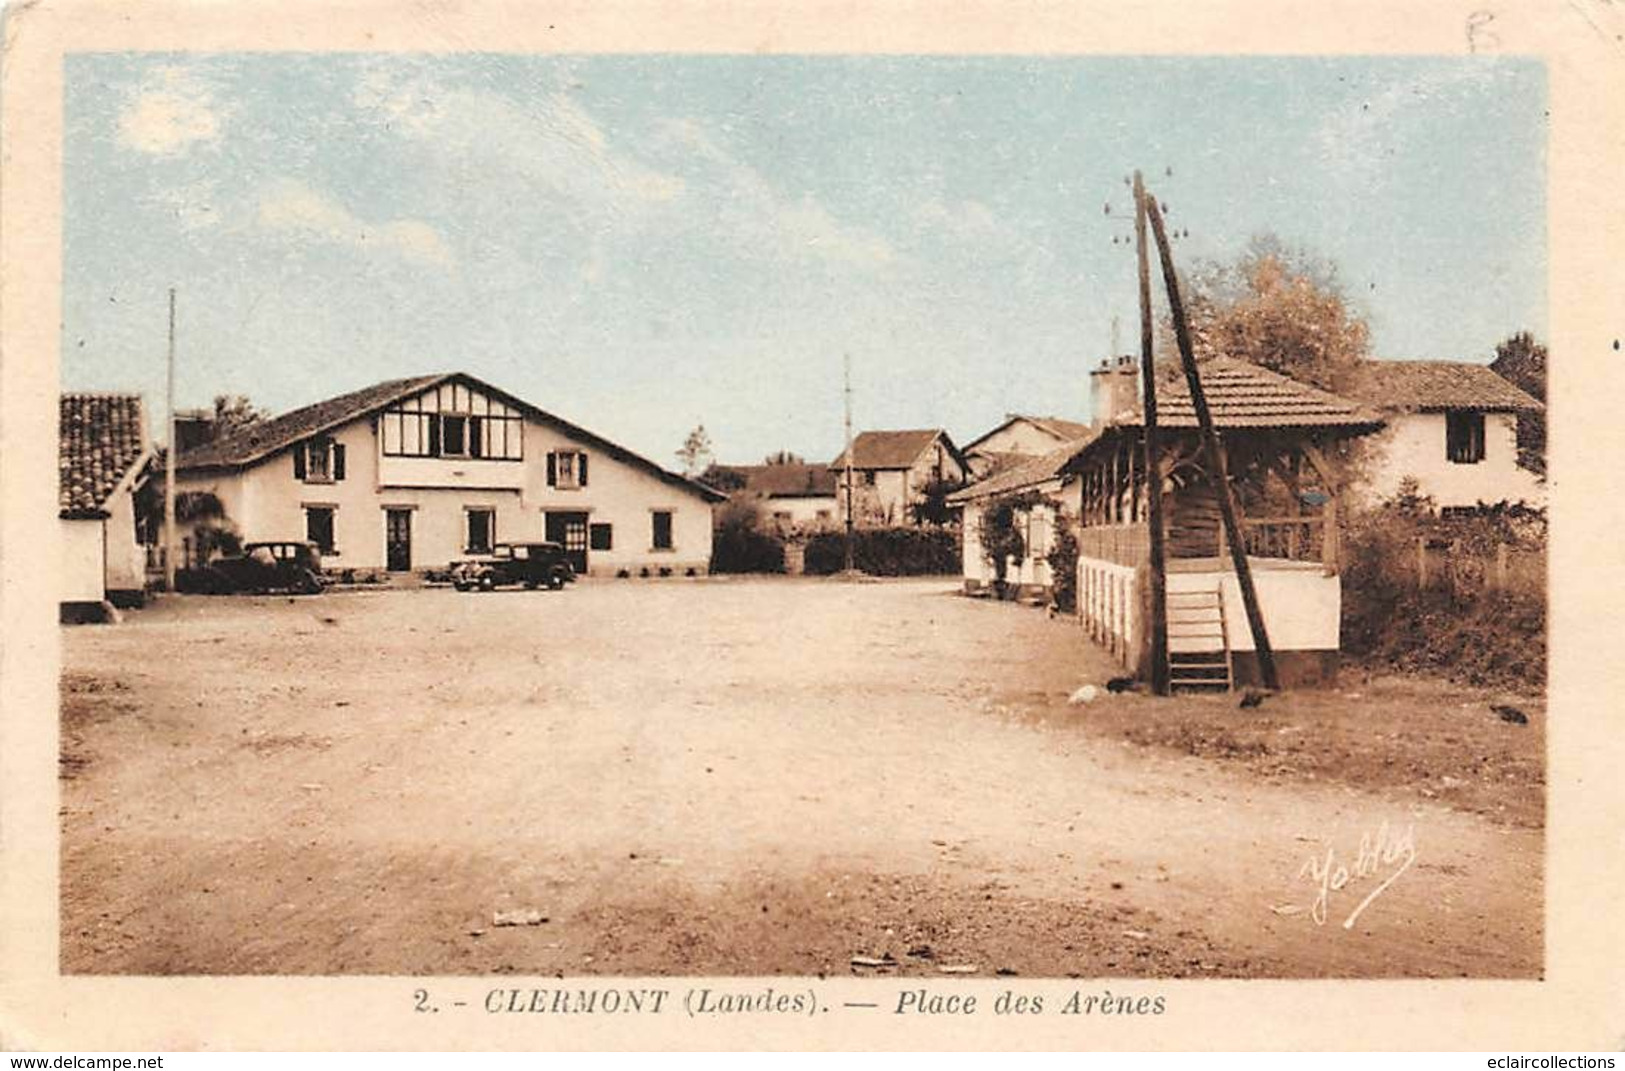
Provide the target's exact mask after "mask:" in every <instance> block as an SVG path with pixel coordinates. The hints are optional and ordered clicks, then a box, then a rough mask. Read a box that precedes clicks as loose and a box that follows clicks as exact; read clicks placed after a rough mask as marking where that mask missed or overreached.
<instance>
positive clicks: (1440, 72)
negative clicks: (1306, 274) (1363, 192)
mask: <svg viewBox="0 0 1625 1071" xmlns="http://www.w3.org/2000/svg"><path fill="white" fill-rule="evenodd" d="M1499 76H1500V71H1499V69H1498V67H1497V65H1496V64H1495V63H1494V62H1492V61H1489V60H1485V59H1471V60H1468V59H1463V60H1461V61H1460V62H1456V63H1450V64H1447V65H1444V66H1440V67H1438V68H1433V69H1429V70H1427V71H1423V72H1422V73H1420V74H1417V75H1416V76H1415V77H1413V78H1408V79H1403V80H1400V81H1395V82H1391V83H1388V84H1386V85H1384V86H1383V87H1382V89H1381V90H1380V91H1379V92H1376V93H1373V94H1372V95H1371V96H1370V97H1369V98H1365V99H1362V100H1359V101H1358V104H1357V106H1356V102H1355V101H1353V100H1351V101H1350V102H1349V105H1348V107H1347V109H1346V110H1343V111H1339V112H1335V113H1333V114H1332V115H1331V116H1329V117H1328V118H1327V119H1326V120H1325V121H1324V122H1322V123H1321V124H1320V127H1319V129H1317V130H1316V131H1315V133H1314V135H1313V137H1314V141H1315V144H1316V145H1317V146H1318V147H1319V149H1320V153H1321V155H1322V157H1323V158H1324V159H1325V160H1326V161H1327V163H1328V164H1330V165H1332V167H1331V169H1332V171H1333V173H1334V174H1337V175H1340V176H1341V177H1342V178H1343V179H1344V180H1345V181H1346V182H1349V183H1352V184H1356V185H1365V184H1368V183H1371V182H1374V181H1378V180H1380V179H1381V178H1382V176H1383V175H1384V174H1385V173H1386V172H1387V170H1388V161H1389V159H1390V158H1392V157H1393V156H1394V154H1395V153H1396V152H1397V151H1398V150H1399V149H1400V148H1401V147H1403V146H1404V145H1406V144H1407V143H1408V142H1409V141H1410V140H1411V139H1412V138H1413V137H1414V132H1413V129H1412V126H1411V125H1410V124H1409V122H1408V121H1409V120H1410V119H1411V117H1412V116H1421V117H1429V118H1431V117H1436V116H1437V115H1438V114H1440V113H1439V110H1438V102H1439V100H1440V98H1448V97H1458V98H1459V97H1461V96H1464V95H1466V94H1471V93H1474V92H1483V91H1486V90H1493V88H1494V84H1495V81H1496V80H1497V78H1498V77H1499ZM1425 105H1431V107H1424V106H1425Z"/></svg>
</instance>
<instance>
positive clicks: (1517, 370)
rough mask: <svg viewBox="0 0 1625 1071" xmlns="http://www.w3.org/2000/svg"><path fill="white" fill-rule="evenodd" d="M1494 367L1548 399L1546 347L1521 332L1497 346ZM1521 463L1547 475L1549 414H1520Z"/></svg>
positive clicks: (1504, 376) (1532, 336)
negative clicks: (1547, 415) (1547, 418)
mask: <svg viewBox="0 0 1625 1071" xmlns="http://www.w3.org/2000/svg"><path fill="white" fill-rule="evenodd" d="M1490 368H1491V369H1493V370H1494V371H1495V373H1496V374H1497V375H1499V376H1500V377H1501V378H1502V379H1504V380H1506V381H1507V382H1508V383H1511V384H1512V385H1513V386H1515V387H1518V388H1519V389H1521V390H1523V391H1525V392H1527V393H1529V394H1531V395H1533V396H1534V397H1535V399H1536V400H1537V401H1540V402H1542V403H1544V402H1545V401H1546V347H1545V346H1544V345H1542V344H1541V343H1539V342H1536V341H1535V336H1534V335H1532V334H1530V333H1529V332H1528V331H1520V332H1518V333H1517V334H1515V335H1513V336H1512V337H1511V338H1508V339H1506V340H1505V341H1503V342H1501V343H1500V344H1499V345H1497V346H1496V347H1495V360H1493V361H1491V362H1490ZM1518 464H1520V465H1522V466H1523V467H1524V468H1526V469H1528V470H1529V471H1530V472H1533V473H1535V474H1537V475H1539V476H1545V475H1546V414H1545V413H1519V414H1518Z"/></svg>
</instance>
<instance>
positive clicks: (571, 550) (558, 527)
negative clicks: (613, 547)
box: [546, 510, 587, 576]
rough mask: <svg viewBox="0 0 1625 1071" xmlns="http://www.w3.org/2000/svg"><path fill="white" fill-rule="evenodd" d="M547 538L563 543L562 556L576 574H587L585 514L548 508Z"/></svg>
mask: <svg viewBox="0 0 1625 1071" xmlns="http://www.w3.org/2000/svg"><path fill="white" fill-rule="evenodd" d="M546 524H547V540H548V542H550V543H562V544H564V557H565V559H566V560H567V561H569V563H570V568H572V569H574V570H575V571H576V575H577V576H586V575H587V515H586V514H585V513H578V512H564V511H556V510H549V511H548V513H547V520H546Z"/></svg>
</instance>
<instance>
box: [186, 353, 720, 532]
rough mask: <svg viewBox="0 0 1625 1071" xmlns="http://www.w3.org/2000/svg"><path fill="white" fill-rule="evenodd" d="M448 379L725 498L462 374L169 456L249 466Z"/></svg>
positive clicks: (393, 385)
mask: <svg viewBox="0 0 1625 1071" xmlns="http://www.w3.org/2000/svg"><path fill="white" fill-rule="evenodd" d="M448 380H457V381H458V382H461V383H465V384H468V385H471V386H473V387H475V388H477V389H479V390H482V391H485V392H487V393H490V394H493V395H496V396H497V397H500V398H501V399H502V400H503V401H505V402H506V403H508V404H509V405H512V406H513V407H515V408H516V409H519V410H521V411H522V412H525V413H528V414H530V415H531V416H532V417H534V418H536V419H537V420H540V421H542V422H544V423H547V424H551V425H552V426H554V427H556V428H558V429H559V430H561V431H563V432H564V433H565V434H567V435H569V436H570V437H572V438H574V439H577V440H579V441H581V442H585V443H588V444H590V445H592V446H596V447H597V448H598V449H600V450H602V451H604V453H605V454H607V455H609V456H610V457H613V458H615V459H617V460H619V461H622V462H624V463H626V464H629V465H632V466H634V467H637V468H640V469H643V470H644V471H646V472H648V473H649V474H651V475H652V476H654V477H655V478H656V479H658V480H661V481H662V482H664V483H668V484H671V485H673V486H675V487H679V488H682V489H683V490H685V491H688V492H690V493H692V494H696V495H699V496H700V497H701V498H704V499H706V500H707V501H710V502H722V501H724V500H726V499H727V497H728V496H727V495H724V494H723V493H722V492H720V491H718V490H716V489H715V488H712V487H707V486H705V485H704V484H702V483H699V482H698V481H695V480H691V479H689V478H688V477H686V476H681V475H679V474H677V473H675V472H671V471H669V470H667V469H664V468H661V467H660V466H659V465H656V464H655V463H654V462H653V461H650V460H649V459H648V458H646V457H643V456H641V455H639V454H635V453H633V452H632V451H630V450H628V449H626V447H624V446H620V445H618V444H616V443H613V442H610V441H609V440H608V439H605V438H604V437H603V436H601V435H596V434H594V433H592V432H590V431H588V430H587V429H585V428H582V427H579V426H577V425H575V424H572V423H570V422H569V421H567V420H564V419H561V418H559V417H556V416H554V415H553V414H552V413H549V412H546V411H544V410H542V409H538V408H537V407H536V406H534V405H531V404H530V403H529V402H526V401H523V400H522V399H519V398H516V397H514V396H513V395H511V394H508V393H507V392H505V391H502V390H499V389H497V388H495V387H493V386H491V385H490V384H489V383H485V382H483V381H481V380H478V379H475V378H474V377H473V376H471V375H468V374H467V373H464V372H441V373H437V374H435V375H429V376H413V377H411V378H409V379H390V380H385V381H384V382H382V383H375V384H373V385H372V386H370V387H363V388H362V389H360V390H357V391H351V392H350V393H349V394H341V395H339V396H338V397H336V398H329V399H327V400H326V401H322V402H316V403H315V404H314V405H307V406H305V407H304V408H302V409H295V410H294V411H293V412H291V413H284V414H283V415H281V416H279V417H273V418H271V419H270V420H267V421H264V422H262V423H259V424H255V425H253V426H252V427H249V428H246V429H244V430H243V431H241V432H239V433H237V434H236V435H232V436H229V437H228V438H225V439H221V440H219V441H218V442H213V443H209V444H208V445H206V446H200V447H198V448H197V449H196V450H188V451H186V452H185V453H184V454H181V455H180V456H178V457H177V458H176V459H175V465H176V467H177V468H180V469H197V468H238V467H241V466H243V465H250V464H253V463H254V462H256V461H259V460H261V459H263V458H266V457H269V456H270V455H272V454H274V453H276V452H277V451H279V450H282V449H285V448H286V447H289V446H292V445H293V444H294V443H296V442H299V441H300V440H302V439H306V438H309V437H310V436H312V435H315V434H317V433H319V432H323V431H329V430H331V429H333V428H336V427H338V426H339V425H341V424H347V423H349V422H350V421H352V420H357V419H359V418H361V417H363V416H366V415H367V414H368V413H371V412H373V411H375V410H378V409H382V408H383V407H384V406H386V405H389V404H390V403H391V402H395V401H399V400H400V399H402V398H409V397H411V396H413V395H415V394H418V393H420V392H422V391H426V390H428V389H429V388H430V387H433V386H436V385H438V384H440V383H444V382H446V381H448Z"/></svg>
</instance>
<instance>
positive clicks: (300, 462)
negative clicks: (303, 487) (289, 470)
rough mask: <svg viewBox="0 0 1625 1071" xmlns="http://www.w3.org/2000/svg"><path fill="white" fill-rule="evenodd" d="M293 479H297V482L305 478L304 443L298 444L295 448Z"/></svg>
mask: <svg viewBox="0 0 1625 1071" xmlns="http://www.w3.org/2000/svg"><path fill="white" fill-rule="evenodd" d="M293 478H294V479H296V480H302V479H304V478H305V444H304V443H298V444H297V445H295V446H294V448H293Z"/></svg>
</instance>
